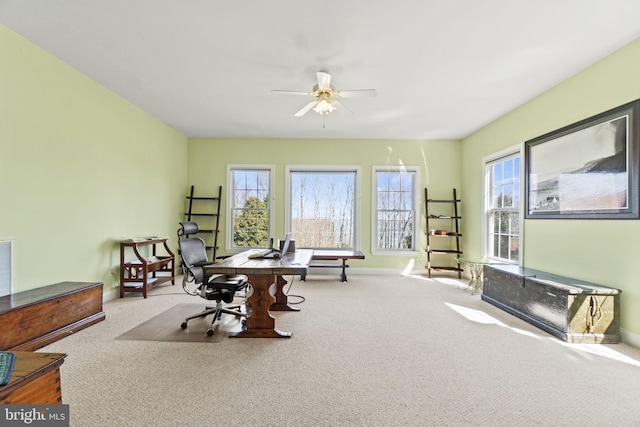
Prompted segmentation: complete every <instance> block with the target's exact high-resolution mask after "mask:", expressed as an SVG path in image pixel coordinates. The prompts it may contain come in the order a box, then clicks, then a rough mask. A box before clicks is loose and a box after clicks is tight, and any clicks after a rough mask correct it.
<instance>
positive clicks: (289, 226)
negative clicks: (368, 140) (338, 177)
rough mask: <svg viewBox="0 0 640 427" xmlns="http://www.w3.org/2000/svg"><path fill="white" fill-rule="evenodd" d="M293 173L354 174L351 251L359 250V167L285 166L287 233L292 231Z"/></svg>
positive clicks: (360, 222)
mask: <svg viewBox="0 0 640 427" xmlns="http://www.w3.org/2000/svg"><path fill="white" fill-rule="evenodd" d="M295 172H328V173H330V172H354V173H355V189H354V198H355V200H354V212H353V228H354V233H353V249H355V250H359V248H360V238H361V235H362V221H361V219H360V217H361V215H360V212H361V208H360V207H361V203H362V197H361V188H362V183H361V176H362V172H361V167H360V166H359V165H286V166H285V208H284V216H285V227H286V230H287V231H291V229H292V224H291V222H292V218H291V174H292V173H295Z"/></svg>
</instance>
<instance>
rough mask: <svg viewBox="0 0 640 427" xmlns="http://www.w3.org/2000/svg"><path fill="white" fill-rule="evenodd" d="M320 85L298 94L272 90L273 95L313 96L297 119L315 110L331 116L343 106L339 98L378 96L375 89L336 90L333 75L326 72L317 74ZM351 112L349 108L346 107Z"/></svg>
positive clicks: (298, 113)
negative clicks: (332, 82) (332, 81)
mask: <svg viewBox="0 0 640 427" xmlns="http://www.w3.org/2000/svg"><path fill="white" fill-rule="evenodd" d="M316 75H317V77H318V84H316V85H314V86H313V89H312V91H311V92H296V91H291V90H272V91H271V92H272V93H281V94H285V95H306V96H313V97H314V100H313V101H311V102H309V103H308V104H307V105H305V106H304V107H302V108H301V109H300V110H299V111H298V112H297V113H295V114H294V116H296V117H301V116H304V115H305V114H306V113H307V112H308V111H310V110H313V111H315V112H316V113H318V114H329V113H332V112H333V111H335V109H336V107H338V106H343V107H344V105H343V104H341V103H340V101H338V98H353V97H357V96H376V95H377V92H376V90H375V89H356V90H336V88H335V87H333V86H331V74H329V73H326V72H324V71H318V72H317V73H316ZM345 108H346V109H347V110H349V109H348V108H347V107H345ZM349 111H351V110H349Z"/></svg>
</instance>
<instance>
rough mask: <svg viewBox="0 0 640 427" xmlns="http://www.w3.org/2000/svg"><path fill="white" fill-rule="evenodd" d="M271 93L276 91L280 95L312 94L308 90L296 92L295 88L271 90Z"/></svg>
mask: <svg viewBox="0 0 640 427" xmlns="http://www.w3.org/2000/svg"><path fill="white" fill-rule="evenodd" d="M271 93H278V94H282V95H307V96H313V94H312V93H310V92H298V91H295V90H272V91H271Z"/></svg>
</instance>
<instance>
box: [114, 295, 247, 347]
mask: <svg viewBox="0 0 640 427" xmlns="http://www.w3.org/2000/svg"><path fill="white" fill-rule="evenodd" d="M204 307H205V306H204V304H177V305H175V306H174V307H172V308H170V309H169V310H167V311H164V312H162V313H160V314H159V315H157V316H155V317H152V318H151V319H149V320H147V321H146V322H144V323H141V324H139V325H138V326H136V327H135V328H133V329H131V330H129V331H127V332H125V333H124V334H122V335H120V336H119V337H117V338H116V339H117V340H136V341H175V342H209V343H215V342H220V341H222V340H223V339H226V338H227V337H228V336H229V334H230V333H233V332H237V331H240V328H241V323H240V320H239V319H236V318H235V317H233V316H230V315H224V314H223V315H222V318H221V319H220V320H218V321H216V323H215V325H214V334H213V336H211V337H209V336H207V329H209V326H210V325H211V318H212V316H211V315H209V316H207V317H206V318H199V319H193V320H190V321H189V325H188V327H187V328H186V329H182V328H181V327H180V325H181V324H182V322H183V321H184V318H185V317H187V316H189V315H192V314H195V313H198V312H200V311H202V310H203V309H204Z"/></svg>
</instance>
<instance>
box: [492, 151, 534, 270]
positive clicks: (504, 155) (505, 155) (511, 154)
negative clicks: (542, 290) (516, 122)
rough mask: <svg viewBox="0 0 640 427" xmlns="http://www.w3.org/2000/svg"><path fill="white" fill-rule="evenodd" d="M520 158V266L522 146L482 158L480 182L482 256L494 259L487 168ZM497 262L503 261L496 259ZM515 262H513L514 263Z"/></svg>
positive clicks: (520, 255) (521, 240)
mask: <svg viewBox="0 0 640 427" xmlns="http://www.w3.org/2000/svg"><path fill="white" fill-rule="evenodd" d="M515 157H519V158H520V176H519V179H520V205H519V222H520V229H519V232H520V237H519V242H518V260H517V262H518V264H519V265H522V259H523V256H524V255H523V248H524V208H523V206H524V194H525V192H524V167H523V165H524V144H517V145H514V146H512V147H509V148H506V149H504V150H500V151H498V152H496V153H492V154H490V155H488V156H485V157H483V158H482V171H483V174H484V179H483V181H482V212H483V215H482V256H483V257H484V258H489V259H496V258H495V257H494V256H492V254H491V253H490V242H489V238H488V236H489V229H488V228H489V214H490V212H489V211H490V207H491V200H490V197H491V186H492V183H491V172H490V168H489V166H491V165H492V164H495V163H497V162H499V161H502V160H508V159H510V158H515ZM498 260H501V261H504V260H503V259H500V258H498ZM514 262H515V261H514Z"/></svg>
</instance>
